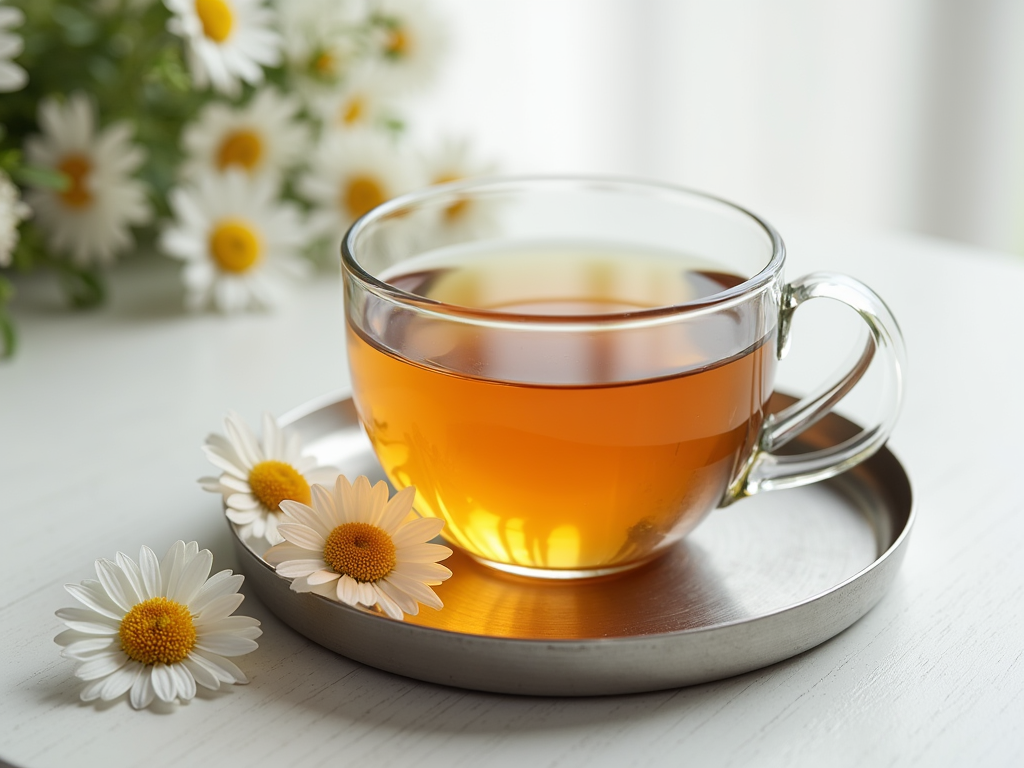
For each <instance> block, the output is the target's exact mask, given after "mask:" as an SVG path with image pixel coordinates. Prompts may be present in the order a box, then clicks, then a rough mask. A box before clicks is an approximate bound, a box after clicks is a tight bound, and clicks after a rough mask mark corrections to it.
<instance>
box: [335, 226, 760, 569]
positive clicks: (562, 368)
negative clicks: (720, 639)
mask: <svg viewBox="0 0 1024 768" xmlns="http://www.w3.org/2000/svg"><path fill="white" fill-rule="evenodd" d="M383 277H384V279H385V280H386V281H387V282H388V283H390V284H391V285H394V286H396V287H398V288H400V289H402V290H404V291H406V292H408V293H412V294H416V295H419V296H422V297H425V298H428V299H433V300H435V301H440V302H444V303H445V304H449V305H456V306H460V307H465V308H468V309H470V310H483V311H484V313H497V314H494V315H493V317H494V318H495V319H498V320H499V322H497V323H493V324H490V325H488V324H460V323H453V322H451V321H449V320H446V319H443V318H441V319H438V318H437V317H431V316H425V315H422V314H417V313H413V312H410V311H408V310H404V309H396V308H395V307H394V306H393V305H385V304H384V303H381V304H380V305H378V306H374V307H372V308H369V309H368V310H367V314H366V316H364V317H362V318H361V319H360V320H359V322H358V323H353V322H351V321H350V323H349V325H348V331H347V332H348V333H349V335H350V338H349V345H348V348H349V363H350V369H351V374H352V383H353V390H354V391H353V394H354V398H355V402H356V407H357V409H358V411H359V415H360V418H361V420H362V422H363V424H364V426H365V428H366V431H367V433H368V434H369V437H370V440H371V442H372V443H373V446H374V449H375V451H376V453H377V456H378V458H379V459H380V460H381V463H382V465H383V467H384V470H385V471H386V473H387V475H388V477H389V478H390V479H391V481H392V482H393V483H394V484H395V485H396V486H397V487H399V488H401V487H405V486H407V485H415V486H416V489H417V495H416V504H415V506H416V509H417V510H418V511H419V512H420V513H421V514H424V515H429V516H435V517H440V518H443V519H444V520H445V521H446V526H445V529H444V531H443V534H442V535H443V536H444V537H445V538H446V539H448V540H449V541H451V542H453V543H455V544H457V545H458V546H460V547H462V548H463V549H465V550H467V551H469V552H470V553H472V554H474V555H475V556H477V557H478V558H481V559H483V560H485V561H489V562H491V563H493V564H497V565H499V566H505V567H511V569H512V570H518V569H522V570H523V571H524V572H529V573H533V572H537V571H543V572H547V573H546V574H545V575H557V574H558V573H559V572H566V573H571V572H574V571H575V572H579V571H593V572H604V571H612V570H615V569H618V568H621V567H626V566H628V565H630V564H633V563H636V562H637V561H640V560H643V559H646V558H647V557H649V556H650V553H651V550H652V549H653V548H654V547H655V546H660V545H661V544H664V543H666V540H669V541H672V540H676V539H679V538H681V537H682V536H683V535H684V534H685V533H686V532H688V531H689V530H690V529H691V528H692V527H693V526H694V525H696V524H697V522H699V520H700V519H701V518H702V517H703V516H704V515H705V514H706V513H707V512H708V511H709V510H711V509H713V508H714V507H716V506H718V503H719V501H720V500H721V499H722V497H723V495H724V494H725V492H726V489H727V487H728V485H729V483H730V481H731V480H732V479H733V478H734V477H735V476H736V474H737V473H738V472H739V470H740V468H741V467H740V464H741V462H742V457H744V456H747V455H749V453H750V447H751V445H752V443H753V442H754V441H755V440H756V437H757V434H758V430H759V428H760V426H761V422H762V420H763V418H764V409H765V405H766V403H767V401H768V398H769V396H770V395H771V382H772V380H773V372H774V365H775V344H774V339H775V327H774V324H771V326H770V327H761V326H760V325H759V323H760V322H762V321H759V320H758V319H756V318H753V319H752V318H746V317H743V316H742V315H741V314H740V313H739V311H737V313H735V314H734V315H731V314H730V313H728V312H723V313H718V314H719V315H721V317H719V318H714V320H716V321H718V322H711V321H709V319H708V318H705V319H704V320H703V321H702V322H700V323H697V322H686V321H685V320H681V321H680V322H673V323H660V324H659V323H655V324H651V325H649V326H644V327H637V328H630V329H628V330H623V329H622V328H618V329H615V330H611V326H613V325H615V321H616V319H628V317H629V314H628V313H635V312H637V311H641V310H647V309H651V308H655V307H664V306H674V305H678V304H683V303H687V302H699V301H700V300H701V299H704V298H707V297H709V296H712V295H714V294H716V293H719V292H721V291H723V290H726V289H728V288H730V287H733V286H735V285H738V284H739V283H741V282H742V281H743V279H744V278H742V277H740V276H736V275H730V274H727V273H724V272H722V271H720V270H718V269H716V268H715V266H714V265H712V264H708V263H706V262H699V261H696V260H686V259H685V258H684V257H681V256H680V255H678V254H662V253H658V252H651V253H648V252H644V251H632V250H615V249H613V248H608V247H601V246H584V245H580V246H578V247H576V246H565V245H558V246H541V245H538V246H533V247H525V246H524V247H517V248H511V247H510V248H507V249H504V250H498V249H492V250H489V251H486V252H481V251H466V252H465V253H464V254H461V255H459V254H455V255H452V254H450V253H449V254H446V255H444V256H443V257H441V256H437V257H432V256H430V255H428V256H425V257H421V258H417V259H412V260H410V261H406V262H403V263H401V264H399V265H398V267H397V268H394V269H393V270H392V272H390V273H387V274H385V275H384V276H383ZM479 314H480V313H478V315H479ZM683 314H684V315H685V313H683ZM514 315H521V316H527V317H526V319H528V320H539V321H540V322H533V323H527V324H526V325H527V327H524V328H522V329H520V328H519V327H518V326H517V322H516V318H515V317H514ZM593 315H606V316H608V315H617V316H618V318H606V319H605V320H606V322H605V324H606V325H607V326H608V329H605V328H604V327H603V326H602V327H599V328H598V329H597V330H595V329H594V327H584V326H583V323H580V326H581V327H580V328H579V329H577V330H569V331H566V330H565V329H562V330H560V331H558V332H551V331H550V330H548V329H546V328H545V327H544V324H543V318H544V317H548V318H551V317H553V316H558V317H559V318H561V319H563V320H564V319H565V318H566V316H586V318H589V317H590V316H593ZM482 316H486V314H484V315H482ZM580 319H581V320H583V319H585V318H584V317H581V318H580ZM357 325H358V326H359V327H356V326H357ZM520 325H521V323H520ZM597 325H600V324H597Z"/></svg>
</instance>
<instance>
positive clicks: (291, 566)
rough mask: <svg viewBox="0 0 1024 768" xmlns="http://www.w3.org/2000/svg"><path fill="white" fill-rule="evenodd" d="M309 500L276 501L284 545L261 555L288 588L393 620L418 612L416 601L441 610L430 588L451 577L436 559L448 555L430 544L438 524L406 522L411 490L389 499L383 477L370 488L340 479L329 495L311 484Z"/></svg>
mask: <svg viewBox="0 0 1024 768" xmlns="http://www.w3.org/2000/svg"><path fill="white" fill-rule="evenodd" d="M312 496H313V499H312V502H313V503H312V506H309V505H308V504H301V503H298V502H295V501H283V502H281V509H282V510H283V511H284V520H282V522H281V524H280V525H279V526H278V530H279V531H280V532H281V534H282V535H283V536H284V538H285V542H284V543H282V544H278V545H277V546H274V547H271V548H270V549H269V550H267V552H266V554H264V556H263V559H264V560H266V561H267V562H268V563H270V565H272V566H274V568H275V569H276V570H277V572H278V573H279V574H281V575H282V576H284V577H286V578H289V579H292V584H291V588H292V591H294V592H314V593H316V594H318V595H322V596H324V597H327V598H329V599H331V600H335V601H337V602H341V603H345V604H347V605H352V606H356V605H364V606H366V607H367V608H371V607H373V606H375V605H376V606H379V608H380V610H382V611H383V612H384V613H385V614H387V615H388V616H390V617H391V618H393V619H398V620H401V619H402V618H403V616H404V615H405V614H406V613H408V614H410V615H412V616H415V615H416V614H417V613H419V605H418V603H423V604H424V605H429V606H430V607H431V608H435V609H438V610H439V609H441V608H442V607H443V604H442V602H441V599H440V598H439V597H438V596H437V595H436V594H435V593H434V591H433V590H432V589H431V588H430V587H431V586H436V585H438V584H440V583H441V582H443V581H445V580H446V579H448V578H449V577H450V576H451V575H452V572H451V571H450V570H448V569H447V568H445V567H444V566H443V565H441V564H439V563H438V562H437V561H438V560H444V559H445V558H446V557H449V556H451V554H452V550H450V549H449V548H448V547H444V546H441V545H440V544H430V543H429V542H430V540H431V539H433V538H434V537H435V536H437V534H439V533H440V532H441V529H442V528H443V527H444V521H443V520H438V519H436V518H417V519H413V520H410V521H407V522H406V518H407V517H408V515H409V513H410V512H411V511H412V502H413V499H414V498H415V496H416V489H415V488H413V487H411V486H410V487H408V488H405V489H403V490H401V491H399V492H398V493H396V494H395V495H394V496H393V497H391V499H390V500H389V499H388V486H387V484H386V483H385V482H384V481H383V480H382V481H380V482H378V483H377V484H376V485H374V486H373V487H372V488H371V487H370V481H369V480H367V479H366V477H362V476H360V477H358V478H356V481H355V482H354V483H349V481H348V478H346V477H345V476H344V475H339V476H338V479H337V481H336V482H335V484H334V488H333V491H331V490H328V489H327V488H324V487H323V486H321V485H314V486H313V492H312Z"/></svg>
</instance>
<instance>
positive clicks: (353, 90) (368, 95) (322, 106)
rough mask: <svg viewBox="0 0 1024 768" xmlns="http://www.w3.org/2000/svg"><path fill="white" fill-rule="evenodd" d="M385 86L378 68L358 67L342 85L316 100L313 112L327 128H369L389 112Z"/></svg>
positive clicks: (344, 129)
mask: <svg viewBox="0 0 1024 768" xmlns="http://www.w3.org/2000/svg"><path fill="white" fill-rule="evenodd" d="M387 104H388V99H387V93H386V86H385V84H384V82H383V81H382V79H381V77H380V68H379V67H377V68H374V67H371V66H361V67H359V68H357V69H356V70H354V71H353V72H352V73H351V74H349V76H348V77H346V78H345V84H344V85H343V86H342V87H341V88H336V89H334V90H333V91H332V92H331V93H330V94H328V95H326V96H322V97H320V98H318V99H316V100H315V103H314V107H313V109H314V111H315V112H316V113H317V114H318V115H319V116H320V120H321V122H322V123H323V124H324V126H326V127H327V128H328V130H332V129H333V130H342V131H346V130H363V129H368V128H372V127H373V126H374V125H375V124H376V123H377V122H378V121H380V120H381V119H382V118H383V117H385V116H386V115H387V114H388V109H387Z"/></svg>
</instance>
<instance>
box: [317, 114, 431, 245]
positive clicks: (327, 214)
mask: <svg viewBox="0 0 1024 768" xmlns="http://www.w3.org/2000/svg"><path fill="white" fill-rule="evenodd" d="M421 183H422V176H421V175H420V173H419V172H418V168H417V166H416V164H415V163H413V162H411V158H409V157H407V156H405V155H403V154H402V153H400V152H399V150H398V148H397V147H396V146H395V144H394V142H392V141H391V140H390V137H388V136H386V135H384V134H381V133H376V132H372V131H369V130H353V131H327V132H325V134H324V136H323V138H322V139H321V141H320V143H319V145H318V146H317V148H316V149H315V150H314V151H313V154H312V156H311V157H310V162H309V170H308V171H306V173H305V174H304V175H302V176H301V177H300V178H299V181H298V185H297V186H298V191H299V193H300V194H301V195H302V196H303V197H305V198H306V200H308V201H309V202H310V203H311V204H312V206H313V211H312V213H311V214H310V217H309V226H310V229H311V230H312V231H313V233H315V234H316V235H317V236H320V237H327V238H330V239H331V241H332V247H334V246H337V245H338V244H340V243H341V238H342V237H343V236H344V234H345V232H346V230H347V229H348V227H349V225H351V224H352V222H353V221H355V220H356V219H358V218H359V217H360V216H362V215H363V214H364V213H366V212H367V211H369V210H370V209H371V208H375V207H376V206H378V205H380V204H381V203H383V202H386V201H387V200H390V199H391V198H393V197H396V196H398V195H400V194H402V193H404V192H408V191H410V190H412V189H414V188H416V187H417V186H419V185H420V184H421ZM335 250H336V249H335Z"/></svg>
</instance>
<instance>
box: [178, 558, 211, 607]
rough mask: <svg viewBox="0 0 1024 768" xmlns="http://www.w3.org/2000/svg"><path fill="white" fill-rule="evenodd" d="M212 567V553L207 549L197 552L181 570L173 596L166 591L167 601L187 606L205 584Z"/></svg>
mask: <svg viewBox="0 0 1024 768" xmlns="http://www.w3.org/2000/svg"><path fill="white" fill-rule="evenodd" d="M212 567H213V553H212V552H210V550H208V549H204V550H203V551H201V552H199V553H198V554H197V555H196V556H195V557H194V558H193V559H192V561H191V562H189V564H188V565H187V566H185V568H184V569H183V570H182V573H181V577H180V578H179V579H178V583H177V585H176V586H175V588H174V592H173V594H172V593H171V592H170V591H168V594H167V599H168V600H174V601H175V602H177V603H180V604H181V605H188V604H189V603H190V602H191V600H192V598H194V597H195V596H196V594H197V593H198V592H199V589H200V588H201V587H202V586H203V584H205V583H206V579H207V577H208V576H209V575H210V568H212Z"/></svg>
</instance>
